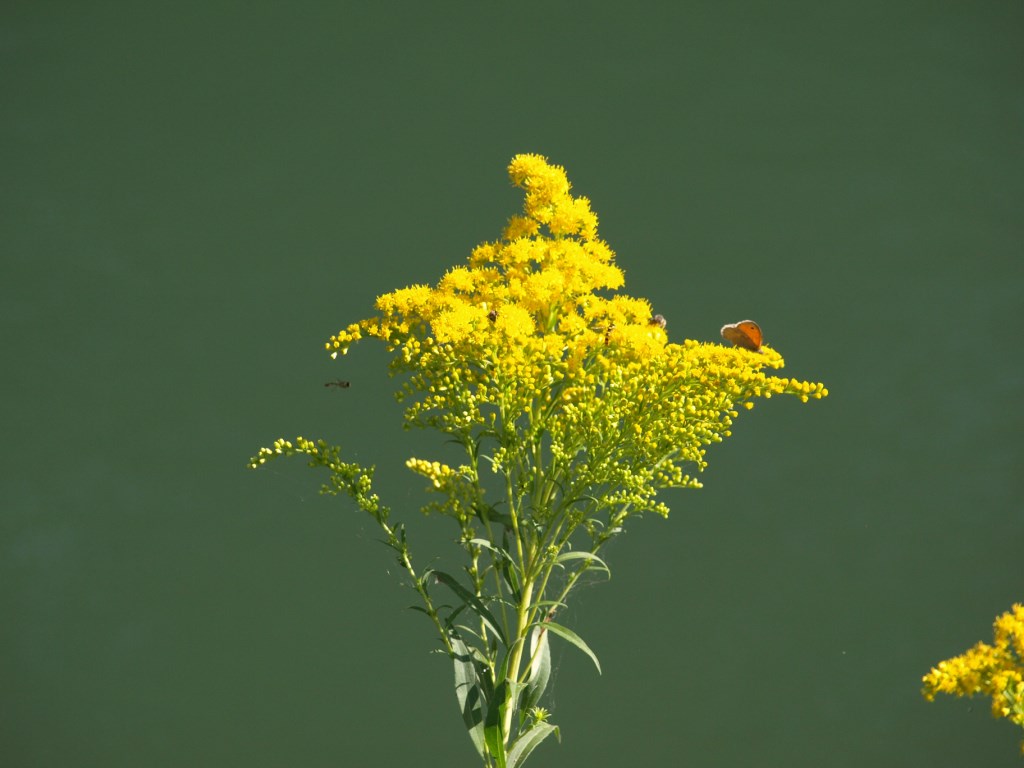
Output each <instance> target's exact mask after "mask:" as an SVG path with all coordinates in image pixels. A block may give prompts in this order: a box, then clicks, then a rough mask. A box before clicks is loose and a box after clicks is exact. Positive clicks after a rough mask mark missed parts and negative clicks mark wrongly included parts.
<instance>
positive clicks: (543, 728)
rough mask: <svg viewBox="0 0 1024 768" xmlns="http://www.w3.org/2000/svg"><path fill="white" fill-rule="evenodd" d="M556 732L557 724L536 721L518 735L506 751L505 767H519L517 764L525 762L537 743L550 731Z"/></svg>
mask: <svg viewBox="0 0 1024 768" xmlns="http://www.w3.org/2000/svg"><path fill="white" fill-rule="evenodd" d="M557 732H558V726H555V725H551V724H549V723H537V725H535V726H533V728H531V729H530V730H528V731H527V732H526V733H524V734H522V735H520V737H519V738H518V739H516V742H515V744H513V745H512V749H510V750H509V751H508V763H507V768H519V766H521V765H522V764H523V763H525V762H526V758H528V757H529V756H530V753H531V752H533V750H534V749H535V748H536V747H537V745H538V744H540V743H541V742H542V741H544V739H546V738H547V737H548V736H550V735H551V734H552V733H557Z"/></svg>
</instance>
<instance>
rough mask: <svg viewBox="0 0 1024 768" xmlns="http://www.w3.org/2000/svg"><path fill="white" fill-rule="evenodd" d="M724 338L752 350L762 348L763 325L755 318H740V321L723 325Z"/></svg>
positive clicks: (755, 350)
mask: <svg viewBox="0 0 1024 768" xmlns="http://www.w3.org/2000/svg"><path fill="white" fill-rule="evenodd" d="M722 338H723V339H725V340H726V341H729V342H732V343H733V344H735V345H736V346H737V347H743V348H744V349H749V350H750V351H751V352H757V351H758V350H759V349H761V342H762V341H763V339H764V337H763V336H762V335H761V326H759V325H758V324H757V323H755V322H754V321H753V320H740V322H738V323H730V324H729V325H723V326H722Z"/></svg>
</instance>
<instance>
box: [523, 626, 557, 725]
mask: <svg viewBox="0 0 1024 768" xmlns="http://www.w3.org/2000/svg"><path fill="white" fill-rule="evenodd" d="M530 659H532V661H531V662H530V675H529V677H528V678H527V680H526V688H525V689H524V690H523V699H522V705H521V709H522V713H523V714H526V712H528V711H529V709H530V708H531V707H534V706H536V705H537V702H539V701H540V697H541V696H543V695H544V690H545V689H546V688H547V687H548V680H550V679H551V644H550V643H549V642H548V633H547V632H545V631H544V629H543V627H541V626H536V627H534V628H533V630H532V631H531V632H530Z"/></svg>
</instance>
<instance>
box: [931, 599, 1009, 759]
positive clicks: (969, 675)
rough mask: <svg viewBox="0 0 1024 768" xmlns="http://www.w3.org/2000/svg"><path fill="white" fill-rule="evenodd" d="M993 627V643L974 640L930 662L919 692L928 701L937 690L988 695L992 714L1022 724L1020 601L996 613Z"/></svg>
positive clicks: (933, 697) (955, 693) (964, 694)
mask: <svg viewBox="0 0 1024 768" xmlns="http://www.w3.org/2000/svg"><path fill="white" fill-rule="evenodd" d="M993 630H994V632H993V634H994V636H995V644H994V645H988V644H987V643H977V644H976V645H975V646H974V647H973V648H971V649H969V650H967V651H965V652H964V653H962V654H960V655H959V656H954V657H953V658H951V659H946V660H945V661H940V662H939V663H938V664H937V665H936V666H934V667H933V668H932V670H931V672H929V673H928V674H927V675H925V676H924V678H923V682H924V688H923V689H922V693H923V694H924V697H925V698H926V699H928V701H933V700H934V699H935V696H936V694H939V693H949V694H952V695H955V696H973V695H974V694H977V693H980V694H983V695H985V696H989V697H991V699H992V715H993V717H1005V718H1007V719H1008V720H1009V721H1010V722H1012V723H1015V724H1017V725H1019V726H1021V727H1022V728H1024V605H1021V604H1019V603H1017V604H1014V606H1013V607H1012V608H1011V609H1010V610H1009V611H1007V612H1006V613H1004V614H1002V615H1001V616H999V617H998V618H997V619H996V620H995V623H994V625H993ZM1021 751H1022V752H1024V742H1022V743H1021Z"/></svg>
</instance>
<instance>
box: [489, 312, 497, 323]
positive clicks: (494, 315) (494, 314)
mask: <svg viewBox="0 0 1024 768" xmlns="http://www.w3.org/2000/svg"><path fill="white" fill-rule="evenodd" d="M487 319H488V320H490V321H491V322H492V323H493V322H494V321H495V320H497V319H498V310H496V309H492V310H491V311H490V312H488V313H487Z"/></svg>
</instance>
